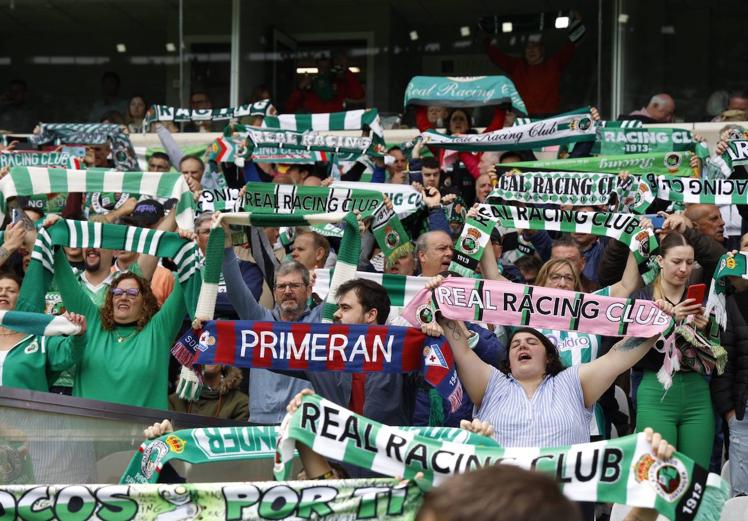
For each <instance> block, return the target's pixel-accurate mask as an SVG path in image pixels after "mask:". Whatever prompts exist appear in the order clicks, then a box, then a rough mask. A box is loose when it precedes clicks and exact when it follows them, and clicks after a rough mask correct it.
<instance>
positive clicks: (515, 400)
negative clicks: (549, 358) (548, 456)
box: [475, 366, 592, 447]
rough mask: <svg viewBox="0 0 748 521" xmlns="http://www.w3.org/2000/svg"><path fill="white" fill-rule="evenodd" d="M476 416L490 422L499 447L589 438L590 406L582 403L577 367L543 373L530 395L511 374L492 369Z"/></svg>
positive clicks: (566, 442)
mask: <svg viewBox="0 0 748 521" xmlns="http://www.w3.org/2000/svg"><path fill="white" fill-rule="evenodd" d="M475 417H476V418H479V419H481V420H483V421H487V422H488V423H490V424H491V425H493V428H494V431H495V432H496V434H495V435H494V437H495V438H496V441H498V442H499V444H501V446H502V447H558V446H561V445H572V444H574V443H587V442H589V441H590V419H591V418H592V409H591V408H590V409H588V408H586V407H585V406H584V395H583V393H582V383H581V382H580V380H579V367H578V366H577V367H570V368H568V369H565V370H563V371H561V372H560V373H558V374H557V375H556V376H546V377H545V379H544V380H543V381H542V382H541V383H540V385H539V386H538V388H537V389H536V390H535V393H534V394H533V396H532V398H528V397H527V394H525V390H524V388H523V387H522V385H521V384H520V383H519V382H518V381H517V380H515V379H514V378H513V377H512V376H511V375H505V374H504V373H502V372H501V371H499V370H497V369H495V368H491V378H490V379H489V381H488V387H487V388H486V393H485V395H484V396H483V401H482V402H481V405H480V408H479V409H478V410H477V411H475Z"/></svg>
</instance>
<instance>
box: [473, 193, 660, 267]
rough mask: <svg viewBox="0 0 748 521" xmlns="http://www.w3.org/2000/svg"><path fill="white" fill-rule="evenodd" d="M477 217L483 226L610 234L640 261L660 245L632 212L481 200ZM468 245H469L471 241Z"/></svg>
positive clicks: (602, 235)
mask: <svg viewBox="0 0 748 521" xmlns="http://www.w3.org/2000/svg"><path fill="white" fill-rule="evenodd" d="M474 220H475V221H480V222H482V223H483V225H484V226H485V225H486V224H487V223H488V222H490V221H493V222H495V223H496V224H498V225H499V226H503V227H505V228H515V229H522V230H528V229H529V230H556V231H561V232H566V233H591V234H593V235H597V236H599V237H610V238H612V239H617V240H619V241H621V242H622V243H624V244H626V245H628V247H629V249H630V250H631V251H632V252H633V253H634V256H635V257H636V260H637V262H638V263H642V262H643V261H644V260H645V259H646V258H647V257H649V255H651V254H652V253H653V252H654V251H655V249H657V247H658V244H657V238H656V237H655V235H654V233H653V232H652V230H651V229H649V228H642V227H641V226H640V222H639V217H637V216H635V215H631V214H624V213H606V212H574V211H569V210H561V209H557V208H533V207H530V208H519V207H517V206H500V205H489V204H481V205H478V217H476V218H475V219H474ZM466 246H470V243H468V244H466ZM471 249H472V248H467V250H471Z"/></svg>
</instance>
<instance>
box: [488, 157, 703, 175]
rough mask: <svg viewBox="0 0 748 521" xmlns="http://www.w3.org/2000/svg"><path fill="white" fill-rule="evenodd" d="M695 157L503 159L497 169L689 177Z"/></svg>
mask: <svg viewBox="0 0 748 521" xmlns="http://www.w3.org/2000/svg"><path fill="white" fill-rule="evenodd" d="M692 157H693V152H659V153H653V154H625V155H614V156H612V155H605V156H597V157H575V158H571V159H553V160H548V161H523V162H518V163H500V164H498V165H496V169H497V171H503V170H510V169H514V168H517V169H519V170H521V171H523V172H533V171H541V170H553V171H556V170H564V171H567V172H606V173H608V174H617V173H619V172H622V171H626V172H628V173H630V174H634V175H644V174H649V173H654V174H657V175H677V176H681V177H689V176H693V175H695V174H696V173H697V172H694V170H693V169H692V168H691V166H690V162H691V158H692Z"/></svg>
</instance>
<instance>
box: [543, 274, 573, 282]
mask: <svg viewBox="0 0 748 521" xmlns="http://www.w3.org/2000/svg"><path fill="white" fill-rule="evenodd" d="M548 278H549V279H550V280H551V282H558V281H560V280H562V279H563V280H565V281H566V282H571V283H574V275H562V274H560V273H553V274H552V275H550V276H549V277H548Z"/></svg>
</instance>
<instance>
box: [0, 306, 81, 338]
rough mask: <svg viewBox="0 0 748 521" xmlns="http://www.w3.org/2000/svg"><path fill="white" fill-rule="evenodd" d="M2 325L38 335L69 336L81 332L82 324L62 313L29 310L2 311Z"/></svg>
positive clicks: (0, 323)
mask: <svg viewBox="0 0 748 521" xmlns="http://www.w3.org/2000/svg"><path fill="white" fill-rule="evenodd" d="M0 327H7V328H8V329H12V330H13V331H18V332H19V333H25V334H27V335H36V336H62V335H65V336H68V335H77V334H78V333H80V326H77V325H75V324H73V323H72V322H70V321H69V320H68V319H67V318H65V317H63V316H62V315H59V316H53V315H47V314H45V313H30V312H27V311H0Z"/></svg>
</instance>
